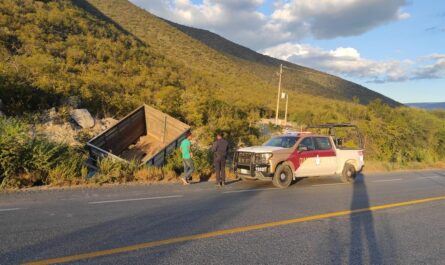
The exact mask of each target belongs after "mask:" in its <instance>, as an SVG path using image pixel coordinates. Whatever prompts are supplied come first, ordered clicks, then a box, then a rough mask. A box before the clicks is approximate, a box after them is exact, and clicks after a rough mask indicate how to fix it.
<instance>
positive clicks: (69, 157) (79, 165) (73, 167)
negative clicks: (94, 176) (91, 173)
mask: <svg viewBox="0 0 445 265" xmlns="http://www.w3.org/2000/svg"><path fill="white" fill-rule="evenodd" d="M86 159H87V154H86V153H85V151H83V150H79V149H73V150H70V151H68V152H66V154H65V155H64V156H63V157H62V158H61V159H60V162H59V163H58V164H57V165H56V166H55V167H54V168H52V169H51V170H50V171H49V174H48V178H47V182H46V184H50V185H64V184H78V183H81V182H83V181H84V179H85V178H86V177H87V175H88V169H87V168H86V166H85V165H84V161H85V160H86Z"/></svg>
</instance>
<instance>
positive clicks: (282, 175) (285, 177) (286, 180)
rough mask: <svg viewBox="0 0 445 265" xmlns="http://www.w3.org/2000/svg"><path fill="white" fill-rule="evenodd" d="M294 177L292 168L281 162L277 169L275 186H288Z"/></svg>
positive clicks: (274, 178) (274, 179)
mask: <svg viewBox="0 0 445 265" xmlns="http://www.w3.org/2000/svg"><path fill="white" fill-rule="evenodd" d="M293 177H294V173H293V172H292V169H291V168H290V167H289V166H288V165H286V164H281V165H279V166H278V167H277V169H276V170H275V174H274V176H273V179H272V183H273V185H274V186H275V187H278V188H281V189H282V188H287V187H289V185H290V184H291V183H292V179H293Z"/></svg>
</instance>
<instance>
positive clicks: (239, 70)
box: [75, 0, 400, 106]
mask: <svg viewBox="0 0 445 265" xmlns="http://www.w3.org/2000/svg"><path fill="white" fill-rule="evenodd" d="M75 2H76V3H77V4H79V5H80V6H83V7H84V8H86V9H87V10H89V11H90V12H93V13H95V14H99V15H102V16H105V17H107V18H108V19H110V20H112V21H114V22H115V23H117V24H119V25H120V26H121V27H122V28H124V29H125V30H126V31H128V32H130V33H131V34H133V35H135V36H136V37H138V38H139V39H140V40H142V41H144V42H146V43H148V44H149V45H151V46H152V47H153V48H154V49H156V50H157V51H159V52H160V53H162V54H164V55H165V56H166V58H168V59H169V60H171V61H173V62H177V63H179V64H182V65H184V66H186V67H188V68H191V69H193V71H195V72H198V73H200V74H201V75H202V76H203V79H206V80H208V81H209V82H211V83H213V85H214V86H216V87H220V88H221V87H222V89H223V90H225V91H227V90H229V91H228V92H229V93H231V92H235V93H236V94H239V93H240V92H242V93H243V94H242V95H244V93H247V95H246V96H250V95H249V94H248V91H244V90H245V88H246V87H247V90H249V91H251V90H252V89H250V88H251V87H252V86H254V87H256V88H259V89H262V90H271V89H274V88H275V87H276V85H277V83H278V80H277V76H276V72H277V71H278V66H279V64H280V63H284V64H286V65H287V66H288V67H292V68H295V69H297V71H294V70H292V71H287V72H286V73H285V75H284V77H283V87H284V89H287V90H291V91H295V92H299V93H298V94H297V95H301V94H302V93H304V94H310V95H315V96H321V97H327V98H333V99H340V100H351V99H352V98H354V97H357V98H359V99H360V102H361V103H365V104H366V103H368V102H370V101H372V100H374V99H376V98H380V99H381V100H382V101H383V102H385V103H387V104H389V105H391V106H399V105H400V104H399V103H397V102H395V101H394V100H392V99H389V98H387V97H384V96H382V95H380V94H378V93H376V92H373V91H371V90H368V89H366V88H364V87H362V86H360V85H357V84H355V83H352V82H349V81H346V80H343V79H341V78H338V77H335V76H332V75H328V74H325V73H321V72H319V71H315V70H312V69H309V68H306V67H302V66H298V65H294V64H291V63H288V62H283V61H280V60H277V59H274V58H270V57H267V56H264V55H261V54H259V53H256V52H254V51H252V50H249V49H248V48H245V47H242V46H240V45H237V44H235V43H233V42H230V41H228V40H226V39H224V38H222V37H220V36H218V35H216V34H213V33H211V32H209V31H205V30H200V29H194V28H190V27H185V26H182V25H178V24H175V23H172V22H168V21H165V20H163V19H160V18H158V17H156V16H154V15H152V14H150V13H148V12H147V11H145V10H143V9H141V8H139V7H137V6H135V5H133V4H132V3H130V2H129V1H127V0H113V1H101V0H76V1H75ZM178 29H179V30H178ZM221 81H223V82H221ZM224 81H227V82H224ZM224 83H227V85H228V86H227V85H226V84H224ZM233 87H237V88H236V89H234V90H231V89H233ZM240 88H241V89H243V90H242V91H240ZM232 96H233V95H232ZM255 96H256V97H259V96H260V94H258V93H255ZM270 96H271V95H269V96H267V97H264V99H267V98H270ZM232 100H233V99H232ZM235 100H236V101H240V102H242V101H245V100H244V99H243V98H236V99H235ZM300 102H301V101H300ZM270 104H272V105H273V102H270Z"/></svg>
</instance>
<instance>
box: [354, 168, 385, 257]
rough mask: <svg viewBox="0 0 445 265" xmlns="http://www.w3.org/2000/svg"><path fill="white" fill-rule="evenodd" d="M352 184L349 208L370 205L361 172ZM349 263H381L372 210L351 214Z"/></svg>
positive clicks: (361, 207) (360, 207)
mask: <svg viewBox="0 0 445 265" xmlns="http://www.w3.org/2000/svg"><path fill="white" fill-rule="evenodd" d="M357 178H358V179H357V181H356V183H355V184H354V186H353V192H352V200H351V210H355V209H363V208H368V207H370V203H369V196H368V191H367V188H366V183H365V182H364V181H363V179H364V176H363V175H362V174H360V175H358V176H357ZM350 224H351V229H350V240H351V241H350V244H351V245H350V249H349V264H382V256H381V253H380V249H379V246H378V243H377V238H376V234H375V230H374V218H373V215H372V212H369V211H368V212H363V213H356V214H351V217H350Z"/></svg>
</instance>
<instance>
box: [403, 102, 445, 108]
mask: <svg viewBox="0 0 445 265" xmlns="http://www.w3.org/2000/svg"><path fill="white" fill-rule="evenodd" d="M405 105H407V106H410V107H415V108H420V109H430V110H431V109H445V102H430V103H406V104H405Z"/></svg>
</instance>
